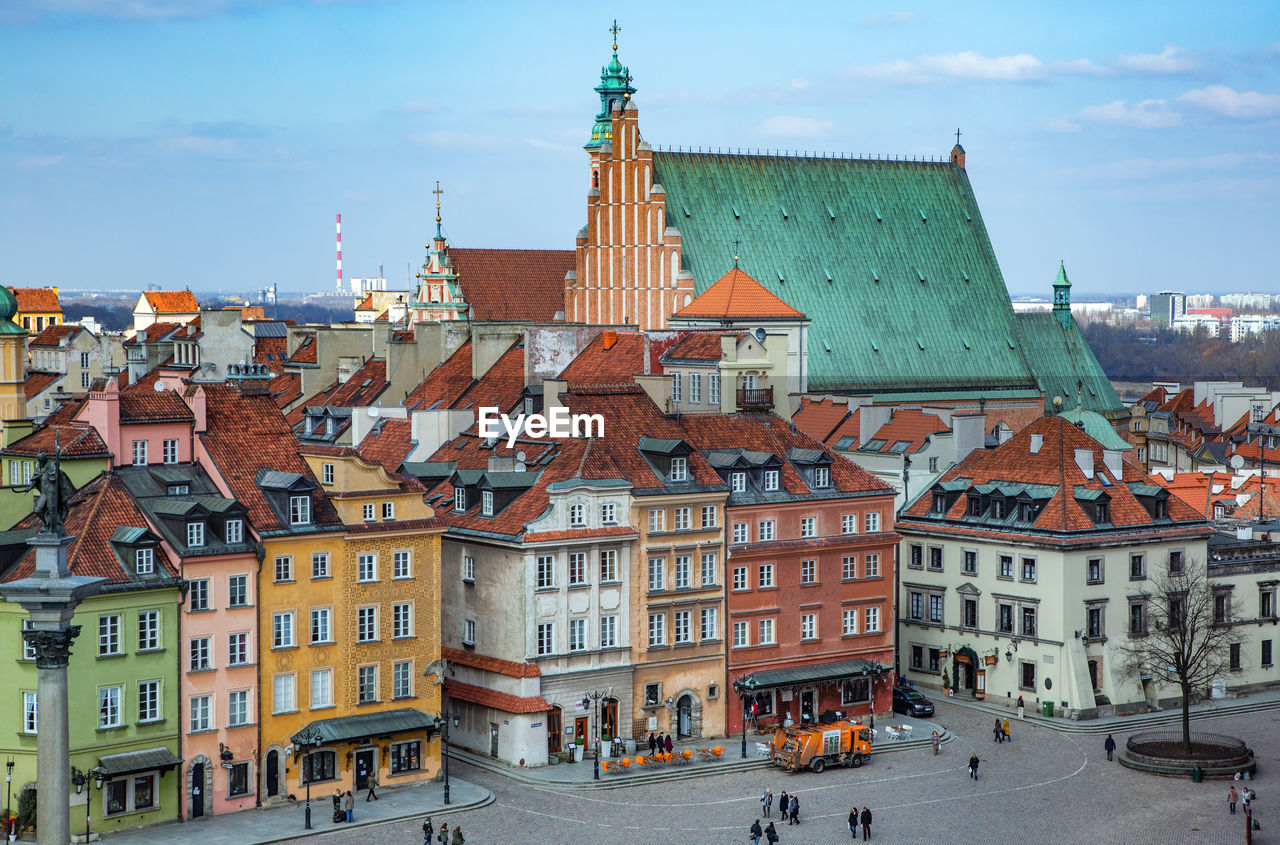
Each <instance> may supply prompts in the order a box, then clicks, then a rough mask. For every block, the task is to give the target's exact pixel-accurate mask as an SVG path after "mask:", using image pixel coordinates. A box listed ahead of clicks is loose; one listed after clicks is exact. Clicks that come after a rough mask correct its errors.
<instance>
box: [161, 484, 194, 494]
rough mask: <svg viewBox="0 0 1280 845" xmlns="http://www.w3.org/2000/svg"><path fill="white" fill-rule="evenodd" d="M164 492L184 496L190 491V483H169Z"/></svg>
mask: <svg viewBox="0 0 1280 845" xmlns="http://www.w3.org/2000/svg"><path fill="white" fill-rule="evenodd" d="M165 492H166V493H167V494H168V495H170V496H186V495H188V494H189V493H190V492H191V485H189V484H170V485H169V486H168V488H167V489H166V490H165Z"/></svg>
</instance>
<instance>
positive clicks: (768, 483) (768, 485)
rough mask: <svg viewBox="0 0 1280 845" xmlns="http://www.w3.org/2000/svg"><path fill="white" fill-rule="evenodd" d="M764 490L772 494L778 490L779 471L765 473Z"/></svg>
mask: <svg viewBox="0 0 1280 845" xmlns="http://www.w3.org/2000/svg"><path fill="white" fill-rule="evenodd" d="M764 489H765V490H768V491H770V492H772V491H774V490H777V489H778V471H777V470H776V469H767V470H765V471H764Z"/></svg>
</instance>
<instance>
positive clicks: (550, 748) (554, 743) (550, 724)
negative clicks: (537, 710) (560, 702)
mask: <svg viewBox="0 0 1280 845" xmlns="http://www.w3.org/2000/svg"><path fill="white" fill-rule="evenodd" d="M563 712H564V711H563V710H561V709H560V708H559V707H552V708H551V709H550V710H548V711H547V754H559V753H560V736H561V734H562V733H563V732H564V722H563V720H562V716H561V714H562V713H563Z"/></svg>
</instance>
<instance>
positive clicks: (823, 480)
mask: <svg viewBox="0 0 1280 845" xmlns="http://www.w3.org/2000/svg"><path fill="white" fill-rule="evenodd" d="M813 486H814V487H830V486H831V467H814V468H813Z"/></svg>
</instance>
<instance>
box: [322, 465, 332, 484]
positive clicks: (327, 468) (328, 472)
mask: <svg viewBox="0 0 1280 845" xmlns="http://www.w3.org/2000/svg"><path fill="white" fill-rule="evenodd" d="M320 477H321V478H322V479H323V481H324V483H325V484H332V483H333V464H325V465H324V466H322V467H321V468H320Z"/></svg>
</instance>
